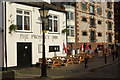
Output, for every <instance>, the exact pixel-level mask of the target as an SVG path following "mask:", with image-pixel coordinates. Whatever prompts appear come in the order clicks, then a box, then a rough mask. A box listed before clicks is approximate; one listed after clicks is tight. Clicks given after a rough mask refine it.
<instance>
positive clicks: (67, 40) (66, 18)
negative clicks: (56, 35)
mask: <svg viewBox="0 0 120 80" xmlns="http://www.w3.org/2000/svg"><path fill="white" fill-rule="evenodd" d="M65 13H66V30H67V11H66V12H65ZM67 42H68V40H67V32H66V47H67ZM67 51H68V47H67ZM67 56H68V53H67Z"/></svg>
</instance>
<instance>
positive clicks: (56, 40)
mask: <svg viewBox="0 0 120 80" xmlns="http://www.w3.org/2000/svg"><path fill="white" fill-rule="evenodd" d="M42 4H43V3H42V2H37V3H35V2H34V3H33V2H32V3H30V2H8V1H7V2H5V1H2V2H0V6H1V8H0V9H1V11H2V12H1V17H2V18H1V20H2V21H3V22H2V23H1V24H2V26H0V27H1V30H0V44H2V45H1V46H0V48H1V49H0V50H1V51H0V52H1V53H2V62H3V64H2V67H6V64H7V67H18V68H21V67H29V66H32V65H35V64H36V62H38V61H39V58H42V52H43V51H42V40H43V39H42V36H43V35H42V21H41V20H42V18H41V17H40V12H39V9H40V8H41V7H42ZM44 4H45V6H46V7H48V8H49V12H48V15H49V17H48V21H47V22H48V25H49V26H48V27H47V31H46V33H45V55H46V58H52V57H54V56H66V54H65V51H64V46H63V44H65V47H67V46H66V33H62V30H64V29H66V11H65V10H63V9H61V8H58V7H56V6H54V5H52V4H48V3H45V2H44ZM47 22H45V25H47ZM16 26H17V30H15V29H16ZM12 30H13V31H12ZM14 30H15V31H14Z"/></svg>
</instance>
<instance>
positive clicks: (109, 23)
mask: <svg viewBox="0 0 120 80" xmlns="http://www.w3.org/2000/svg"><path fill="white" fill-rule="evenodd" d="M111 29H112V23H111V22H110V21H108V30H111Z"/></svg>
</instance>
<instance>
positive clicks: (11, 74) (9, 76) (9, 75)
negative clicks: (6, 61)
mask: <svg viewBox="0 0 120 80" xmlns="http://www.w3.org/2000/svg"><path fill="white" fill-rule="evenodd" d="M14 78H15V71H10V70H9V71H2V80H14Z"/></svg>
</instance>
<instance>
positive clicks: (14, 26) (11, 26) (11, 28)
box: [9, 24, 18, 33]
mask: <svg viewBox="0 0 120 80" xmlns="http://www.w3.org/2000/svg"><path fill="white" fill-rule="evenodd" d="M17 28H18V27H17V26H16V25H14V24H12V25H10V27H9V31H10V32H9V33H11V32H12V31H16V30H17Z"/></svg>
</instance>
